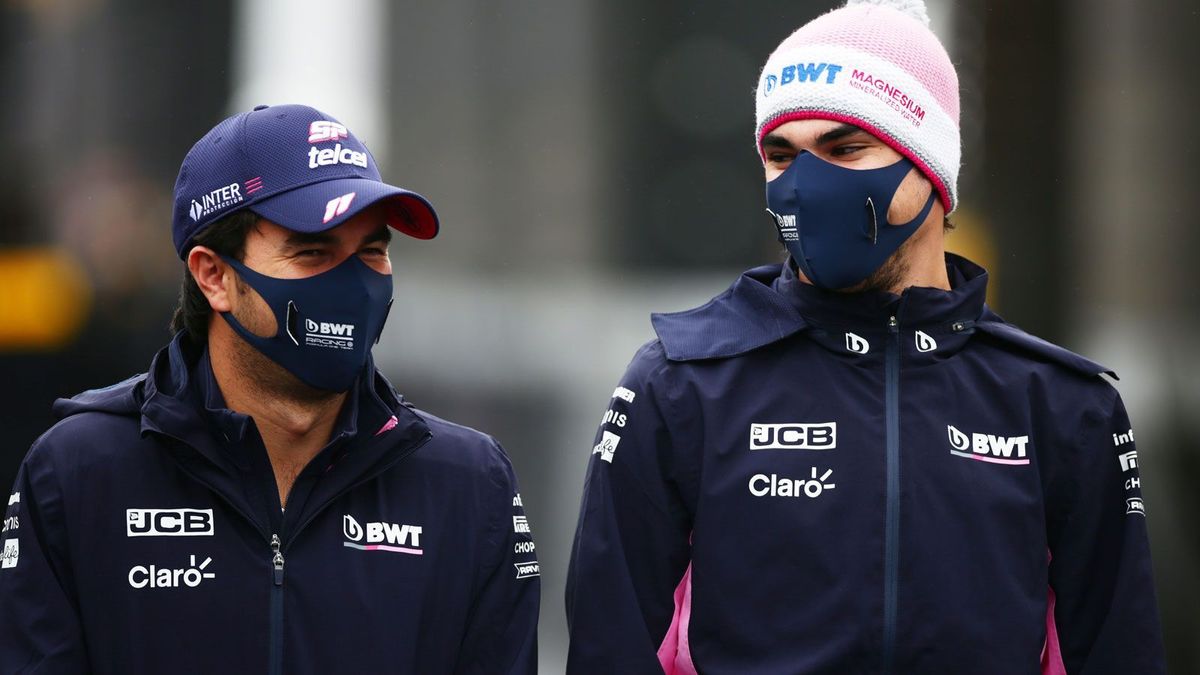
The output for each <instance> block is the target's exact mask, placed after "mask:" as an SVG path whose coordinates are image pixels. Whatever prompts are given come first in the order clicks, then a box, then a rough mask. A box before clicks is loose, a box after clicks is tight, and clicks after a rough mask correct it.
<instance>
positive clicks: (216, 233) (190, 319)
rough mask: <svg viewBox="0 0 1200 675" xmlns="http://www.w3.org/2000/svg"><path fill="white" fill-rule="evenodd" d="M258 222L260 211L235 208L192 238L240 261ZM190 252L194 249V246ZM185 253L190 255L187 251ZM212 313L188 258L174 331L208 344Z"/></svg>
mask: <svg viewBox="0 0 1200 675" xmlns="http://www.w3.org/2000/svg"><path fill="white" fill-rule="evenodd" d="M257 222H258V215H257V214H255V213H254V212H253V211H249V210H247V209H242V210H240V211H234V212H233V213H231V214H229V215H228V216H225V217H224V218H222V219H220V220H218V221H217V222H215V223H213V224H212V225H209V226H208V227H206V228H205V229H204V231H202V232H201V233H200V234H198V235H196V237H195V238H194V239H192V246H204V247H207V248H211V249H212V250H213V251H216V252H217V253H218V254H220V255H227V256H230V257H231V258H233V259H235V260H238V261H240V260H241V259H242V258H243V256H245V254H246V235H247V234H248V233H249V232H250V228H252V227H254V224H255V223H257ZM188 252H189V253H190V252H191V248H189V249H188ZM184 257H185V259H186V255H185V256H184ZM211 316H212V306H210V305H209V304H208V298H206V297H204V293H202V292H200V287H199V286H198V285H197V284H196V280H195V279H194V278H192V272H191V270H189V269H188V267H187V263H186V262H185V263H184V265H183V282H182V283H181V284H180V286H179V306H178V307H176V308H175V315H174V316H172V317H171V334H172V335H175V334H178V333H179V332H181V331H182V332H184V333H186V337H187V338H188V339H190V340H191V341H192V342H194V343H197V344H204V343H205V342H207V341H208V320H209V317H211Z"/></svg>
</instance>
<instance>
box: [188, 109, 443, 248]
mask: <svg viewBox="0 0 1200 675" xmlns="http://www.w3.org/2000/svg"><path fill="white" fill-rule="evenodd" d="M384 200H386V203H387V204H388V211H389V212H388V224H389V225H391V226H392V227H395V228H396V229H398V230H400V231H401V232H404V233H405V234H407V235H409V236H412V237H416V238H418V239H432V238H433V237H435V236H437V233H438V228H439V225H438V217H437V213H436V212H435V211H434V210H433V206H432V205H431V204H430V203H429V200H427V199H425V198H424V197H422V196H421V195H419V194H417V193H415V192H412V191H410V190H406V189H404V188H400V187H395V186H392V185H388V184H387V183H384V182H383V181H382V179H381V178H380V175H379V167H378V166H376V164H375V157H374V156H372V155H371V151H370V150H368V149H367V146H365V145H363V143H362V142H361V141H359V140H358V138H356V137H355V135H354V134H353V133H351V132H350V130H349V129H347V128H346V127H345V126H344V125H342V124H341V123H340V122H338V121H337V120H336V119H334V118H333V117H330V116H329V115H326V114H325V113H323V112H321V111H319V110H316V109H314V108H310V107H309V106H304V105H276V106H265V105H264V106H258V107H256V108H255V109H254V110H250V111H247V112H243V113H238V114H237V115H234V116H232V117H230V118H228V119H225V120H223V121H222V122H220V123H219V124H217V125H216V126H215V127H213V128H212V129H211V130H209V132H208V133H207V134H205V135H204V136H203V137H202V138H201V139H200V140H199V141H196V144H195V145H193V146H192V148H191V150H189V151H188V154H187V155H186V156H185V157H184V158H183V164H182V165H181V166H180V167H179V176H178V177H177V178H176V181H175V208H174V212H173V217H172V224H171V233H172V238H173V240H174V243H175V251H176V252H177V253H178V254H179V257H180V258H185V257H186V256H187V252H188V250H190V249H191V246H192V240H193V239H194V238H195V237H196V235H198V234H199V233H200V232H201V231H202V230H203V229H204V228H206V227H208V226H209V225H211V224H213V223H214V222H216V221H217V220H220V219H221V218H223V217H225V216H227V215H229V214H231V213H233V212H234V211H237V210H238V209H242V208H249V209H250V210H251V211H253V212H255V213H257V214H258V215H260V216H262V217H263V218H266V219H268V220H270V221H273V222H275V223H278V224H280V225H282V226H284V227H286V228H287V229H289V230H292V231H295V232H321V231H324V230H327V229H330V228H332V227H336V226H338V225H341V224H342V223H343V222H345V221H347V220H349V219H350V218H352V217H354V215H355V214H357V213H358V212H359V211H362V210H363V209H365V208H367V207H368V206H370V205H372V204H375V203H377V202H381V201H384Z"/></svg>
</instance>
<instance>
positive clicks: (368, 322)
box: [221, 255, 392, 391]
mask: <svg viewBox="0 0 1200 675" xmlns="http://www.w3.org/2000/svg"><path fill="white" fill-rule="evenodd" d="M221 259H222V260H224V261H225V262H227V263H229V265H230V266H231V267H233V269H235V270H237V273H238V274H239V275H240V276H241V278H242V281H245V282H246V284H248V285H249V286H250V287H251V288H253V289H254V290H255V291H257V292H258V294H259V295H261V296H262V298H263V300H265V301H266V302H267V306H268V307H270V308H271V312H272V313H273V314H274V315H275V323H276V325H277V326H278V327H279V328H278V330H277V331H276V332H275V335H273V336H271V337H266V338H264V337H259V336H257V335H255V334H254V333H251V332H250V331H248V330H246V328H245V327H244V326H242V324H241V323H239V322H238V320H237V319H236V318H234V316H233V314H231V313H230V312H221V316H222V317H224V319H225V321H226V322H227V323H228V324H229V326H230V327H231V328H233V330H234V331H236V332H237V334H238V335H241V336H242V339H244V340H245V341H246V342H249V343H250V344H251V345H253V346H254V348H255V349H257V350H258V351H260V352H262V353H263V354H264V355H265V356H266V357H267V358H269V359H271V360H272V361H274V362H275V363H278V364H279V365H280V366H283V367H284V368H286V369H287V370H288V372H290V373H292V374H293V375H295V376H296V377H298V378H300V380H302V381H303V382H305V383H306V384H308V385H309V386H312V387H316V388H317V389H325V390H328V391H346V390H347V389H349V388H350V386H351V385H352V384H354V380H355V378H357V377H358V375H359V373H360V372H361V371H362V369H363V366H365V365H366V363H367V355H368V354H370V353H371V347H372V346H374V344H375V343H376V342H377V341H378V340H379V334H380V333H382V332H383V324H384V322H385V321H386V320H387V315H388V310H390V309H391V307H392V276H391V275H390V274H380V273H379V272H376V271H375V270H373V269H371V268H370V267H368V266H367V264H366V263H364V262H363V261H362V260H360V259H359V257H358V256H356V255H352V256H350V257H349V258H347V259H346V260H345V261H344V262H342V263H341V264H339V265H338V266H337V267H334V268H333V269H331V270H328V271H326V272H322V273H321V274H318V275H316V276H311V277H306V278H304V279H277V278H275V277H268V276H266V275H263V274H259V273H258V272H255V271H254V270H252V269H250V268H249V267H246V266H245V265H243V264H241V263H240V262H238V261H236V260H233V259H232V258H228V257H225V256H221Z"/></svg>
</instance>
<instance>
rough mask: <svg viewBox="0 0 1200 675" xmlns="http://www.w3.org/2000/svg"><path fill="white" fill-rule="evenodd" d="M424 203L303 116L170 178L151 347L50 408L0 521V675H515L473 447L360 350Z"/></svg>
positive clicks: (231, 139) (495, 519)
mask: <svg viewBox="0 0 1200 675" xmlns="http://www.w3.org/2000/svg"><path fill="white" fill-rule="evenodd" d="M393 229H395V230H399V231H400V232H403V233H404V234H407V235H409V236H412V237H415V238H417V239H431V238H433V237H434V236H436V235H437V232H438V219H437V215H436V213H435V212H434V210H433V208H432V207H431V206H430V204H429V202H428V201H427V200H426V199H425V198H424V197H422V196H420V195H418V194H416V193H414V192H410V191H408V190H405V189H402V188H398V187H394V186H391V185H388V184H386V183H384V182H383V181H382V180H381V179H380V176H379V171H378V169H377V167H376V166H375V161H374V158H373V157H372V156H371V153H370V151H368V150H367V148H366V147H365V146H364V145H362V144H361V143H360V142H359V141H358V139H356V138H355V137H354V135H353V134H351V133H350V131H349V130H348V129H347V128H346V127H345V126H344V125H342V124H341V123H340V122H338V121H337V120H335V119H334V118H332V117H330V116H328V115H325V114H324V113H321V112H319V111H317V110H314V109H312V108H309V107H305V106H298V105H284V106H272V107H267V106H259V107H258V108H255V109H254V110H253V111H251V112H247V113H242V114H239V115H236V116H234V117H231V118H229V119H227V120H225V121H224V122H221V123H220V124H218V125H217V126H216V127H214V128H213V129H212V130H211V131H210V132H209V133H208V134H206V135H205V136H204V137H203V138H201V139H200V141H199V142H197V143H196V145H195V146H194V147H193V148H192V150H191V151H190V152H189V153H188V155H187V157H185V158H184V162H183V166H182V167H181V169H180V172H179V178H178V181H177V182H176V185H175V210H174V222H173V234H174V242H175V248H176V252H177V253H178V255H179V256H180V258H181V259H182V260H183V261H184V262H185V264H186V267H187V270H186V272H185V274H184V282H183V288H182V290H181V294H180V306H179V309H178V310H177V312H176V314H175V318H174V321H173V329H174V331H175V337H174V339H173V340H172V341H171V343H170V344H169V345H168V346H167V347H166V348H164V349H163V350H162V351H161V352H159V354H158V355H157V356H156V357H155V358H154V360H153V362H152V363H151V365H150V369H149V372H147V373H145V374H142V375H138V376H135V377H132V378H130V379H128V380H126V381H124V382H121V383H119V384H115V385H112V386H110V387H106V388H104V389H98V390H93V391H89V392H85V393H83V394H80V395H79V396H76V397H75V398H72V399H69V400H67V399H63V400H59V401H57V402H56V403H55V404H54V410H55V413H56V414H57V415H58V416H59V417H60V418H61V421H60V422H58V424H56V425H55V426H54V427H53V428H51V429H50V430H49V431H47V432H46V433H45V434H44V435H43V436H42V437H41V438H39V439H38V441H37V442H36V443H35V444H34V446H33V448H32V449H31V450H30V452H29V454H28V456H27V457H26V458H25V461H24V463H23V464H22V466H21V469H20V472H19V474H18V477H17V483H16V486H15V487H14V489H13V492H12V494H11V495H10V496H9V498H8V500H7V511H6V513H5V533H4V552H5V553H4V558H3V568H0V672H4V673H9V672H27V671H29V672H55V673H58V672H71V673H75V672H93V671H94V672H101V673H104V672H111V673H160V672H197V673H199V672H204V673H209V672H268V673H282V672H289V673H293V672H322V673H328V672H355V671H365V670H368V669H369V670H373V671H383V672H404V673H532V672H534V670H535V669H536V652H537V645H536V627H537V611H538V599H539V588H540V587H539V579H538V572H539V569H538V562H537V558H536V555H535V552H534V543H533V540H532V535H531V533H530V528H529V524H528V521H527V520H526V517H525V515H524V511H523V508H522V500H521V495H520V494H519V493H518V490H517V482H516V477H515V475H514V473H513V470H512V466H511V465H510V463H509V461H508V459H507V457H506V456H505V454H504V451H503V450H502V449H501V448H500V446H499V445H498V444H497V443H496V441H495V440H493V439H492V438H491V437H489V436H487V435H484V434H481V433H479V432H476V431H474V430H471V429H467V428H465V427H461V426H458V425H455V424H452V423H449V422H446V421H444V420H441V419H438V418H437V417H434V416H432V415H430V414H428V413H425V412H423V411H419V410H417V409H415V408H413V407H412V406H411V405H410V404H408V403H407V402H405V401H404V400H403V398H402V397H401V396H400V395H399V394H397V393H396V391H395V390H394V389H393V388H392V386H391V384H390V383H389V382H388V381H387V380H386V379H385V378H384V377H383V375H382V374H381V373H380V372H378V371H377V370H376V369H375V367H374V364H373V363H372V360H371V348H372V346H373V345H374V344H375V342H376V341H377V340H378V338H379V335H380V333H381V331H382V330H383V326H384V323H385V322H386V320H387V319H388V315H389V311H390V310H391V306H392V279H391V269H392V268H391V262H390V260H389V258H388V242H389V241H390V239H391V231H392V230H393Z"/></svg>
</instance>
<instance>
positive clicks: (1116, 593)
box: [1047, 387, 1166, 675]
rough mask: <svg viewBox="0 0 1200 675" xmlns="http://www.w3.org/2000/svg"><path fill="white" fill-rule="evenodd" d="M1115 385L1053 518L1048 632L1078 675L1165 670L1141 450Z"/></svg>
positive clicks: (1076, 456) (1084, 438)
mask: <svg viewBox="0 0 1200 675" xmlns="http://www.w3.org/2000/svg"><path fill="white" fill-rule="evenodd" d="M1106 390H1107V392H1108V393H1109V396H1108V399H1107V403H1106V404H1104V405H1103V406H1101V407H1099V408H1097V409H1095V410H1093V411H1092V412H1091V413H1089V414H1087V415H1085V418H1084V421H1083V425H1082V430H1081V431H1080V432H1079V441H1078V443H1077V447H1076V448H1075V449H1074V450H1075V452H1074V453H1073V461H1072V462H1070V464H1069V465H1068V466H1065V467H1064V468H1063V470H1062V471H1063V481H1062V482H1063V483H1064V484H1065V485H1069V486H1070V487H1071V489H1070V490H1065V491H1066V492H1069V495H1068V496H1067V497H1066V498H1065V500H1064V501H1065V503H1064V504H1063V506H1062V509H1061V512H1060V513H1058V514H1052V516H1051V517H1050V518H1048V520H1047V526H1048V534H1049V537H1050V541H1049V544H1050V556H1051V559H1050V590H1051V593H1052V594H1053V595H1052V601H1053V602H1054V605H1053V615H1054V622H1053V624H1052V625H1051V626H1048V631H1049V630H1053V631H1056V632H1057V637H1058V645H1059V648H1060V650H1061V666H1062V667H1065V670H1066V672H1067V673H1070V674H1071V675H1075V674H1076V673H1079V674H1084V675H1098V674H1101V673H1112V674H1113V675H1117V674H1120V673H1138V674H1139V675H1140V674H1144V673H1163V672H1165V670H1166V666H1165V663H1164V656H1163V646H1162V630H1161V628H1160V625H1159V616H1158V603H1157V601H1156V600H1155V593H1154V580H1153V576H1152V569H1151V565H1150V546H1149V541H1148V539H1147V533H1146V511H1147V509H1146V508H1145V506H1144V504H1143V502H1142V490H1141V476H1140V475H1139V474H1138V452H1137V448H1136V446H1135V445H1134V440H1133V428H1132V427H1131V425H1130V423H1129V417H1128V416H1127V415H1126V413H1125V406H1124V405H1123V404H1122V402H1121V399H1120V396H1119V395H1117V393H1116V391H1115V390H1114V389H1112V388H1111V387H1106ZM1053 637H1054V636H1053V635H1052V634H1050V635H1048V643H1052V642H1053ZM1047 651H1048V652H1053V649H1052V648H1051V645H1050V644H1048V650H1047ZM1055 665H1057V664H1055ZM1049 672H1060V671H1055V670H1050V671H1049Z"/></svg>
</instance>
